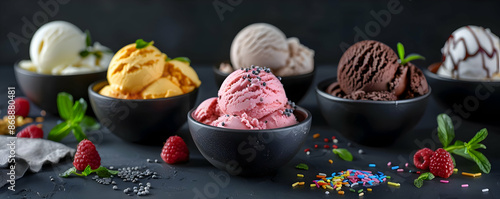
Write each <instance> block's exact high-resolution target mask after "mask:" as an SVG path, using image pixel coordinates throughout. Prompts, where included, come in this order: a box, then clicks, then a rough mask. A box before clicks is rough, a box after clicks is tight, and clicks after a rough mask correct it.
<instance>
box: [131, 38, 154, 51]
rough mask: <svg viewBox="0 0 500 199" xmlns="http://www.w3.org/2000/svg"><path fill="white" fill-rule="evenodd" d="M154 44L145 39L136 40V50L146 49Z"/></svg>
mask: <svg viewBox="0 0 500 199" xmlns="http://www.w3.org/2000/svg"><path fill="white" fill-rule="evenodd" d="M153 43H154V42H153V41H150V42H146V41H144V40H143V39H138V40H135V48H137V49H142V48H146V47H148V46H150V45H153Z"/></svg>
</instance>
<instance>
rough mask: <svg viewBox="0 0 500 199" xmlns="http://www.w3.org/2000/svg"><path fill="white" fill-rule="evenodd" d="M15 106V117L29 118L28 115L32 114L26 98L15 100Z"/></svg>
mask: <svg viewBox="0 0 500 199" xmlns="http://www.w3.org/2000/svg"><path fill="white" fill-rule="evenodd" d="M14 105H15V108H14V112H15V115H19V116H23V117H28V113H29V112H30V103H29V102H28V100H27V99H26V98H23V97H16V98H15V99H14Z"/></svg>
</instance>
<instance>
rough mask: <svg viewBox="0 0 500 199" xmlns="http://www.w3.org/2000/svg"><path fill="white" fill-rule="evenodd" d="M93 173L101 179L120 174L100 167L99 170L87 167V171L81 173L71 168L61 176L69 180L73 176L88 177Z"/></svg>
mask: <svg viewBox="0 0 500 199" xmlns="http://www.w3.org/2000/svg"><path fill="white" fill-rule="evenodd" d="M91 173H96V174H97V176H99V177H100V178H109V177H110V176H111V175H116V174H118V171H115V170H109V169H107V168H106V167H103V166H100V167H99V168H97V169H91V168H90V165H87V167H85V170H83V171H82V172H81V173H79V172H78V171H77V170H76V168H75V167H71V168H70V169H68V170H66V171H65V172H64V173H61V174H59V176H61V177H63V178H67V177H69V176H70V175H71V174H75V175H77V176H88V175H90V174H91Z"/></svg>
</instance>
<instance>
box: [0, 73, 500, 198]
mask: <svg viewBox="0 0 500 199" xmlns="http://www.w3.org/2000/svg"><path fill="white" fill-rule="evenodd" d="M194 67H195V70H196V71H197V72H198V74H199V75H200V79H201V81H202V82H203V84H202V87H201V89H200V90H199V95H198V99H197V103H196V104H199V103H201V102H202V101H203V100H204V99H206V98H208V97H212V96H216V93H217V87H216V85H215V82H214V77H213V75H212V71H211V67H207V66H196V65H195V66H194ZM316 73H317V74H316V79H315V82H314V84H313V85H312V86H311V88H310V90H309V92H308V94H307V96H306V97H305V99H303V100H302V102H301V103H299V105H300V106H302V107H305V108H306V109H308V110H310V111H311V112H312V114H313V126H312V129H311V131H310V132H309V134H310V136H308V138H307V140H306V142H305V143H304V145H303V146H302V148H301V150H300V151H299V152H298V154H297V155H296V156H295V157H294V158H293V159H292V160H291V161H290V162H289V163H287V164H286V165H285V166H283V167H282V168H281V169H279V170H278V171H277V173H276V174H275V175H273V176H266V177H254V178H249V177H239V176H228V178H224V176H225V173H224V172H223V171H221V170H218V169H217V168H215V167H213V166H212V165H211V164H210V163H209V162H208V161H206V160H205V159H204V158H203V156H202V155H201V154H200V153H199V151H198V150H197V149H196V147H195V145H194V143H193V141H192V139H191V137H190V135H189V130H188V128H187V125H184V126H183V127H182V128H181V129H180V130H179V131H178V132H177V133H178V134H179V135H180V136H181V137H183V138H185V140H186V142H187V145H188V147H189V149H190V153H191V156H190V161H189V162H188V163H185V164H179V165H168V164H166V163H162V162H161V163H148V162H147V161H146V159H151V160H154V159H158V160H161V158H160V152H161V148H162V146H145V145H138V144H131V143H128V142H125V141H123V140H121V139H120V138H118V137H116V136H115V135H113V134H111V133H109V132H108V131H107V130H104V129H101V130H99V131H93V132H90V133H89V137H90V138H91V139H93V140H95V141H94V143H95V144H96V147H97V149H98V151H99V153H100V155H101V158H102V161H101V163H102V165H103V166H114V167H127V166H146V167H147V168H149V169H151V170H153V171H156V172H158V173H159V175H160V176H161V179H150V180H147V181H148V182H151V184H152V187H153V188H152V189H151V190H150V193H151V194H150V195H148V196H146V197H149V198H307V197H315V198H333V197H339V196H338V195H337V193H336V192H333V193H330V195H326V194H325V191H324V190H320V189H311V188H309V183H311V181H312V180H314V179H315V178H314V177H315V175H316V174H317V173H319V172H324V173H327V174H329V173H332V172H338V171H342V170H346V169H350V168H353V169H365V170H373V171H377V170H378V171H382V172H384V173H386V174H387V175H390V176H392V181H395V182H399V183H400V184H401V187H399V188H395V187H391V186H388V185H387V184H386V183H383V184H381V185H378V186H375V187H372V189H373V191H372V192H368V193H366V194H365V196H364V197H365V198H499V197H500V196H499V195H497V194H500V189H499V188H500V170H499V167H498V165H500V155H499V152H500V145H497V144H496V142H497V141H500V128H499V127H498V126H496V127H495V126H487V125H483V124H477V123H472V122H467V121H463V122H462V123H461V125H460V126H459V127H458V128H457V129H456V138H457V139H460V140H463V141H468V140H469V139H470V138H472V136H474V134H475V133H476V132H477V131H478V130H479V129H481V128H484V127H487V128H488V130H489V132H490V133H489V136H488V138H487V139H486V140H485V141H483V143H484V144H485V145H486V146H487V147H488V149H487V150H482V151H483V152H484V154H485V155H486V156H487V157H488V158H489V160H490V162H491V164H492V165H493V166H492V169H491V173H490V174H484V175H482V176H481V177H478V178H471V177H466V176H462V175H460V174H454V175H452V176H451V177H450V178H449V179H448V180H449V181H450V183H448V184H442V183H440V182H439V178H436V179H435V180H432V181H426V182H425V183H424V186H423V187H422V188H420V189H418V188H416V187H415V186H414V185H413V180H414V179H415V178H417V177H418V175H417V174H412V173H408V172H404V173H397V172H395V171H392V170H391V169H390V168H388V167H387V166H386V164H387V162H392V163H393V165H400V166H403V167H404V164H405V163H406V162H409V163H410V165H412V159H413V156H412V155H413V153H415V152H416V150H418V149H419V148H422V147H424V146H425V147H430V148H433V149H436V148H437V147H439V146H440V144H439V141H438V140H437V139H432V137H433V136H432V134H433V132H435V131H434V130H435V128H436V127H437V122H436V116H437V115H438V114H439V113H442V112H444V111H445V109H444V108H442V107H439V106H438V105H437V104H436V102H435V101H434V100H433V99H432V98H431V100H430V103H429V105H428V107H427V109H426V112H425V115H424V116H423V118H422V119H421V120H420V122H419V123H418V125H417V126H416V127H415V128H414V129H413V130H412V131H411V132H408V133H406V134H404V135H403V136H401V137H400V138H399V139H398V140H397V142H396V143H394V144H393V145H391V146H389V147H382V148H373V147H366V146H361V145H358V144H352V146H351V147H348V146H347V143H348V142H349V141H348V140H347V139H345V138H343V137H342V136H341V135H340V134H339V133H338V132H335V131H334V130H333V129H332V128H331V127H329V126H328V125H327V124H326V122H325V120H324V119H323V118H322V116H321V113H320V110H319V107H318V106H317V103H316V95H315V91H314V89H313V88H314V86H315V85H316V84H317V83H318V82H319V81H321V80H324V79H326V78H329V77H332V76H334V75H336V67H334V66H319V67H318V68H317V70H316ZM0 85H2V86H3V87H4V88H5V87H8V86H17V83H16V80H15V78H14V72H13V68H12V67H4V66H2V67H0ZM16 88H17V91H18V93H20V88H18V87H16ZM6 95H7V89H5V92H0V99H5V100H0V108H1V110H2V112H1V113H0V115H2V116H3V115H5V110H6V108H7V107H6V103H7V100H6V99H7V98H6ZM19 95H22V93H21V94H18V96H19ZM32 107H33V108H32V110H31V112H30V113H31V115H33V116H37V114H38V113H39V111H40V110H39V109H38V108H36V107H35V106H32ZM57 120H58V118H56V117H53V116H47V117H46V120H45V121H44V123H43V124H44V127H43V129H44V131H45V132H49V131H50V129H51V128H52V127H53V126H54V125H55V124H56V122H57ZM315 133H320V134H321V138H331V136H337V138H338V140H339V143H338V145H339V147H342V148H347V149H348V150H349V151H351V153H352V154H353V155H354V161H352V162H346V161H343V160H341V159H339V158H338V157H337V156H335V155H334V154H332V152H331V150H326V149H316V150H312V151H311V152H312V153H311V154H310V155H306V154H305V153H304V152H303V150H304V149H306V148H313V146H314V144H321V145H320V146H322V144H323V141H322V139H313V138H312V135H313V134H315ZM45 136H46V135H45ZM434 138H436V137H435V136H434ZM62 143H64V144H66V145H68V146H70V147H75V148H76V145H77V144H78V143H77V141H75V139H74V138H73V137H72V136H71V135H70V136H68V137H67V138H65V139H64V140H63V141H62ZM359 149H362V150H363V151H365V153H364V154H358V150H359ZM2 155H5V154H2ZM329 159H332V160H333V161H334V162H333V164H330V163H328V160H329ZM456 159H457V165H458V166H457V168H458V169H459V172H461V171H468V172H479V169H478V168H477V166H476V165H475V164H474V163H473V162H470V161H468V160H465V159H463V158H461V157H457V158H456ZM299 163H307V164H308V165H309V167H310V169H309V170H308V171H302V170H297V169H295V168H294V167H295V165H297V164H299ZM370 163H373V164H376V165H377V167H376V168H369V167H368V164H370ZM71 166H72V162H71V159H70V158H66V159H65V160H64V161H63V162H62V163H59V164H55V165H45V166H44V167H43V169H42V170H41V171H40V172H39V173H28V174H27V175H25V177H23V178H21V179H19V180H17V181H16V191H15V192H12V191H9V190H7V187H6V186H4V187H2V188H0V198H22V197H27V198H127V197H138V196H127V195H125V194H124V193H123V189H124V188H126V187H133V186H138V185H137V183H135V184H134V183H132V182H123V181H121V180H120V179H119V178H116V177H115V180H116V181H117V186H118V188H119V190H113V189H112V185H101V184H98V183H96V182H95V181H93V180H92V179H91V177H87V178H79V177H73V178H60V177H57V176H58V174H59V173H62V172H63V171H65V170H66V169H68V168H70V167H71ZM410 167H411V166H410ZM411 168H413V167H411ZM407 170H408V169H405V171H407ZM297 173H303V174H304V175H305V176H306V177H305V178H304V179H301V180H298V179H297V177H296V174H297ZM49 176H54V178H55V180H54V181H53V182H52V181H50V178H49ZM214 176H215V177H214ZM217 177H219V178H217ZM221 180H222V181H223V182H221ZM296 181H305V182H306V186H303V187H299V188H292V186H291V185H292V183H294V182H296ZM142 182H143V183H144V184H145V182H146V181H142ZM461 184H469V187H468V188H461ZM484 188H488V189H489V193H482V191H481V190H482V189H484ZM357 189H359V187H357V188H356V190H357ZM365 190H366V189H365ZM342 197H343V198H359V196H358V194H357V193H356V194H355V193H351V192H349V191H347V190H346V194H345V195H344V196H342Z"/></svg>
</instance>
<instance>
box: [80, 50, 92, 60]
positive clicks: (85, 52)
mask: <svg viewBox="0 0 500 199" xmlns="http://www.w3.org/2000/svg"><path fill="white" fill-rule="evenodd" d="M89 54H90V52H89V51H88V50H82V51H81V52H80V57H82V58H85V57H87V56H89Z"/></svg>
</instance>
